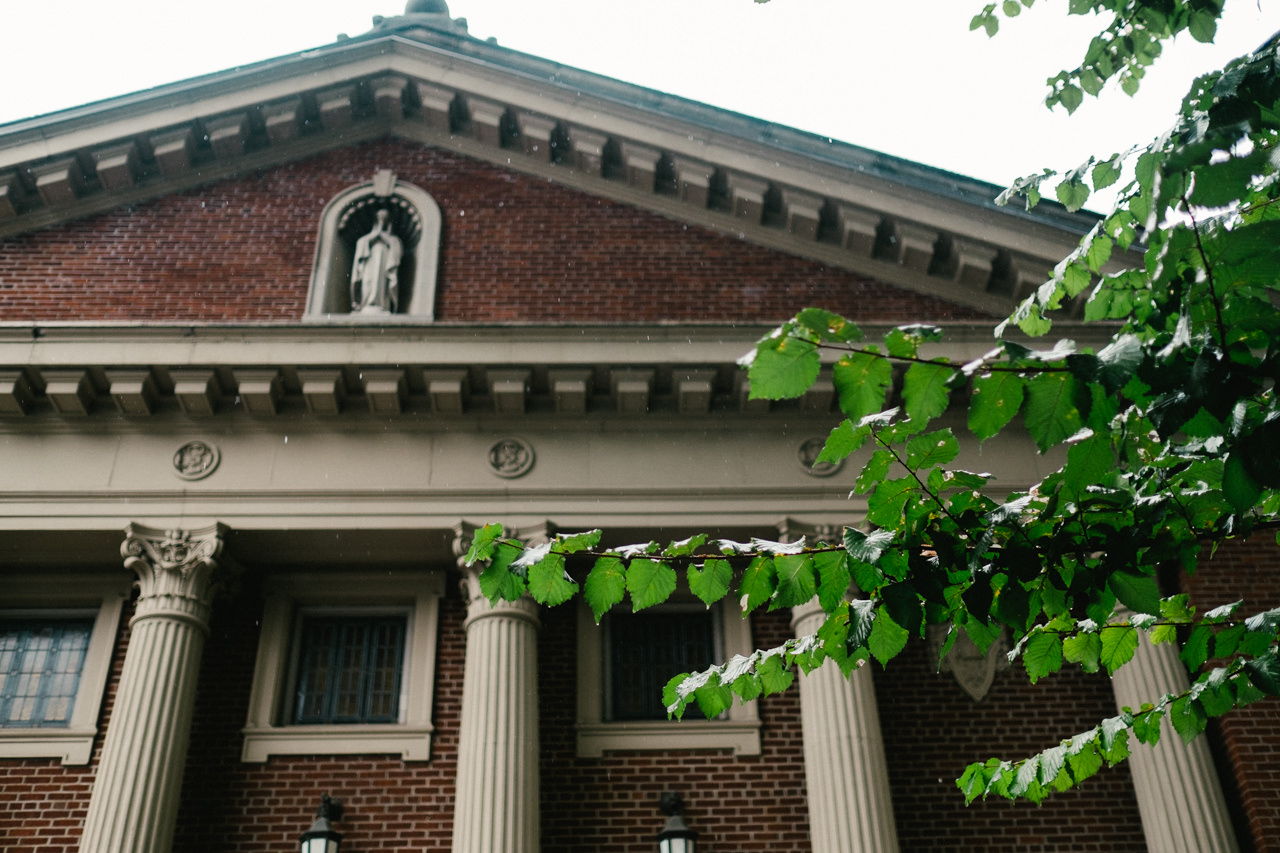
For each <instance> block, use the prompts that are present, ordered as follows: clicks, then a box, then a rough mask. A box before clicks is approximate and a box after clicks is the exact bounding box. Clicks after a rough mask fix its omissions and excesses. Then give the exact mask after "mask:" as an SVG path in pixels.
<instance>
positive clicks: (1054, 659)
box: [1022, 631, 1062, 775]
mask: <svg viewBox="0 0 1280 853" xmlns="http://www.w3.org/2000/svg"><path fill="white" fill-rule="evenodd" d="M1022 665H1023V666H1024V667H1025V668H1026V670H1027V677H1028V678H1030V679H1031V683H1032V684H1035V683H1036V682H1037V681H1039V680H1040V679H1041V678H1044V677H1045V676H1046V675H1049V674H1050V673H1054V672H1057V671H1058V670H1060V669H1062V639H1061V638H1060V637H1059V636H1058V635H1057V634H1056V633H1053V632H1047V631H1046V632H1041V633H1038V634H1032V635H1031V637H1030V639H1028V640H1027V645H1026V647H1025V648H1024V649H1023V650H1022ZM1054 775H1057V773H1056V771H1055V773H1054Z"/></svg>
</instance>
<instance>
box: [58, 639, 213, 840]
mask: <svg viewBox="0 0 1280 853" xmlns="http://www.w3.org/2000/svg"><path fill="white" fill-rule="evenodd" d="M203 650H204V632H203V631H202V630H201V629H200V628H198V627H196V626H195V625H192V624H190V623H183V622H178V621H176V620H171V619H157V618H151V619H144V620H142V621H137V622H134V623H133V633H132V636H131V637H130V639H129V650H128V652H126V654H125V661H124V670H123V672H122V673H121V677H120V687H119V690H118V691H117V693H116V703H115V707H114V708H113V709H112V712H111V725H110V728H109V729H108V731H107V737H106V741H105V743H104V744H103V749H102V761H101V764H100V765H99V767H98V776H97V780H96V781H95V783H94V786H93V796H92V799H91V800H90V803H89V814H88V817H87V818H86V819H85V828H84V837H83V840H82V841H81V844H80V849H81V850H83V851H85V853H89V851H95V853H107V851H121V853H124V851H129V853H152V851H154V853H163V851H167V850H168V849H169V845H170V844H171V843H172V840H173V829H174V820H175V818H176V817H177V811H178V795H179V793H180V792H181V789H182V773H183V768H184V767H185V765H186V759H187V743H188V740H189V736H190V732H191V712H192V707H193V705H194V704H195V693H196V677H197V674H198V672H199V669H200V656H201V653H202V652H203Z"/></svg>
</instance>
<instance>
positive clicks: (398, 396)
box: [0, 323, 1099, 428]
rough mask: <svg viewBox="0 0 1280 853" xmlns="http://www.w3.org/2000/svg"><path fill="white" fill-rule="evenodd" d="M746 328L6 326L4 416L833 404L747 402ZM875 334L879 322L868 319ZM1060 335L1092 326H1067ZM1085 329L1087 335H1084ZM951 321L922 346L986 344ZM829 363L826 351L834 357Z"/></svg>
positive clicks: (686, 410) (624, 411)
mask: <svg viewBox="0 0 1280 853" xmlns="http://www.w3.org/2000/svg"><path fill="white" fill-rule="evenodd" d="M768 331H770V327H768V326H763V325H761V326H750V325H735V326H723V325H691V324H679V325H674V324H673V325H666V324H663V325H636V326H598V327H582V326H533V325H530V326H519V325H516V326H511V325H504V326H451V325H444V324H439V325H417V326H411V325H407V324H406V325H401V326H393V327H387V326H379V327H370V326H350V325H347V326H344V325H340V324H297V325H292V324H291V325H265V324H264V325H245V326H156V325H142V324H132V323H121V324H114V325H75V324H54V325H40V326H36V325H31V324H10V323H5V324H0V421H8V422H9V423H11V424H19V423H21V424H32V423H37V422H39V423H45V424H53V423H62V424H65V425H69V426H72V427H73V428H74V427H75V425H77V424H86V423H88V422H94V423H105V422H109V421H112V420H116V419H124V421H125V422H127V421H129V420H131V419H134V418H138V417H142V418H151V417H166V416H168V417H181V418H191V417H198V418H231V417H245V416H249V417H265V418H276V417H291V416H311V417H314V416H342V417H345V418H348V419H352V418H362V417H374V418H386V417H406V418H426V419H437V420H441V421H447V420H449V419H455V418H458V417H468V418H470V417H479V418H499V419H511V418H526V417H532V418H547V417H555V416H568V417H573V418H581V417H583V416H598V417H601V418H604V417H615V418H622V419H633V418H640V417H648V416H658V417H665V416H671V417H679V418H684V417H694V416H709V415H729V414H735V415H738V414H745V415H748V416H752V417H755V416H769V415H770V414H771V413H773V414H782V415H783V416H791V417H794V415H795V414H796V413H797V412H806V413H809V414H811V415H814V416H822V415H824V414H830V415H834V414H835V413H836V407H835V400H834V388H833V386H832V384H831V380H830V377H829V375H824V376H823V377H821V378H820V380H819V381H818V383H817V384H816V385H815V386H814V388H813V389H812V390H811V391H810V392H809V393H807V394H806V395H805V397H804V398H802V399H800V400H798V401H782V402H770V401H768V400H753V399H751V397H750V386H749V384H748V382H747V375H746V372H745V371H743V370H741V369H740V368H739V366H738V364H737V361H738V359H739V358H740V357H741V356H742V355H743V354H745V353H746V352H748V351H749V350H750V349H751V347H752V345H753V344H754V343H755V341H756V340H758V339H759V338H760V337H762V336H763V335H765V334H767V333H768ZM864 331H865V332H866V334H867V335H868V337H869V338H870V339H873V340H874V339H876V338H878V337H880V336H882V335H883V334H884V333H885V332H887V331H888V327H887V326H886V327H884V328H880V327H874V326H870V325H867V326H864ZM1059 331H1061V332H1063V333H1064V334H1071V333H1072V332H1083V333H1085V335H1084V336H1083V337H1085V341H1086V342H1088V340H1089V338H1097V337H1098V336H1099V330H1098V329H1095V328H1093V327H1089V328H1087V329H1085V328H1080V327H1075V328H1071V327H1070V324H1067V326H1066V327H1063V328H1060V329H1059ZM1077 337H1081V336H1077ZM991 343H992V342H991V338H990V329H989V328H987V327H985V326H981V325H976V324H975V325H956V326H953V327H950V328H948V330H947V337H946V340H945V342H944V343H941V344H931V345H928V346H927V347H926V349H925V350H924V351H922V352H923V354H924V355H926V356H927V357H938V356H945V357H947V358H949V359H951V360H952V361H965V360H969V359H973V358H977V357H979V356H980V355H981V354H982V353H985V352H987V351H988V350H989V349H990V348H991ZM832 360H834V354H833V355H832Z"/></svg>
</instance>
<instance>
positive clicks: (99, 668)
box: [0, 571, 132, 764]
mask: <svg viewBox="0 0 1280 853" xmlns="http://www.w3.org/2000/svg"><path fill="white" fill-rule="evenodd" d="M4 586H5V600H4V610H0V615H9V613H11V612H13V611H21V615H24V616H35V617H37V618H39V617H49V618H61V617H63V616H65V615H69V612H71V613H73V612H75V611H84V612H94V613H95V614H96V615H95V616H94V622H93V630H92V631H91V633H90V634H89V648H88V650H87V651H86V653H85V658H84V668H83V669H82V670H81V673H80V686H79V689H78V690H77V692H76V702H75V707H74V709H73V710H72V712H71V721H70V724H69V725H68V726H67V727H66V728H60V729H28V728H3V727H0V758H57V759H59V760H60V761H61V762H62V763H63V764H88V763H89V759H90V757H91V756H92V754H93V739H94V738H95V737H96V736H97V734H98V714H99V712H100V711H101V710H102V697H103V694H104V693H105V691H106V686H107V677H108V675H110V672H111V655H112V652H113V651H114V649H115V643H116V633H117V630H118V629H119V627H120V614H121V613H122V612H123V610H124V604H125V602H126V601H128V599H129V590H130V587H131V586H132V583H131V579H130V577H129V575H128V574H127V573H125V572H123V571H121V572H115V573H112V574H109V575H108V574H102V575H83V574H76V575H60V574H52V573H41V574H35V573H32V574H21V575H9V574H6V576H5V579H4ZM14 615H17V614H16V613H15V614H14Z"/></svg>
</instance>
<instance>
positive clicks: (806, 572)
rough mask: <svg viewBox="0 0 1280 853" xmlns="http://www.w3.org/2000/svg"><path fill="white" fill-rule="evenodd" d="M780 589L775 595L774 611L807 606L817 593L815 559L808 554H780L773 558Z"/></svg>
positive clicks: (770, 607)
mask: <svg viewBox="0 0 1280 853" xmlns="http://www.w3.org/2000/svg"><path fill="white" fill-rule="evenodd" d="M773 566H774V571H775V574H776V576H777V579H778V589H777V592H776V593H774V597H773V602H772V603H771V604H770V605H769V609H770V610H772V609H774V608H777V607H796V606H797V605H801V604H807V603H808V602H809V601H811V600H812V599H813V596H814V593H816V592H817V584H816V582H815V579H814V575H813V558H812V557H811V556H809V555H808V554H780V555H778V556H776V557H774V558H773Z"/></svg>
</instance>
